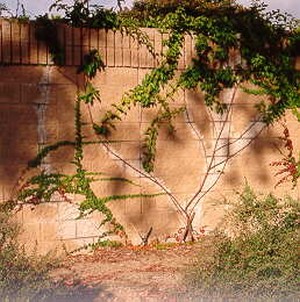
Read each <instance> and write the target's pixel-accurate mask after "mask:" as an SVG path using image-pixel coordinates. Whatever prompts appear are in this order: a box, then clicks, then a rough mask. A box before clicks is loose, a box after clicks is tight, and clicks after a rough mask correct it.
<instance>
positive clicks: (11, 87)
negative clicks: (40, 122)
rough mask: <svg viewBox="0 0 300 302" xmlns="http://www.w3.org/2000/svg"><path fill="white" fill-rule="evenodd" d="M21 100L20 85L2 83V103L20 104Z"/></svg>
mask: <svg viewBox="0 0 300 302" xmlns="http://www.w3.org/2000/svg"><path fill="white" fill-rule="evenodd" d="M20 100H21V87H20V85H19V84H18V83H16V84H13V83H5V84H4V83H0V103H7V104H18V103H19V102H20Z"/></svg>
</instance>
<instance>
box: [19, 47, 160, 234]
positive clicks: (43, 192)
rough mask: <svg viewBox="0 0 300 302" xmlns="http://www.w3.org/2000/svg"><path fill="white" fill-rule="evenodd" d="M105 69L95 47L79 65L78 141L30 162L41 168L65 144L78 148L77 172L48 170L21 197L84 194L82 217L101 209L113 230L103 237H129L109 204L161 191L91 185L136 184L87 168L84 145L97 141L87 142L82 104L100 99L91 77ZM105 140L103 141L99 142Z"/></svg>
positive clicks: (29, 200) (33, 179) (25, 187)
mask: <svg viewBox="0 0 300 302" xmlns="http://www.w3.org/2000/svg"><path fill="white" fill-rule="evenodd" d="M103 69H104V63H103V61H102V59H101V57H100V55H99V53H98V51H97V50H94V49H93V50H91V51H90V52H89V53H88V54H86V55H85V56H84V58H83V64H82V65H81V66H80V67H79V68H78V72H79V73H82V74H83V75H84V77H85V83H84V89H83V90H82V91H79V92H78V94H77V98H76V100H75V105H74V126H75V140H74V141H59V142H57V143H55V144H53V145H49V146H46V147H44V148H42V150H41V151H40V152H39V153H38V155H37V156H36V158H35V159H33V160H31V161H30V162H29V163H28V169H30V168H37V167H39V166H40V165H41V164H42V163H43V160H44V159H45V157H46V156H47V155H48V154H49V153H51V152H52V151H55V150H57V149H58V148H61V147H64V146H73V147H74V157H73V161H72V164H73V165H74V166H75V167H76V173H75V174H73V175H67V174H62V173H49V172H46V171H44V170H42V171H41V173H40V174H38V175H35V176H33V177H31V178H29V179H28V180H26V182H25V183H23V185H22V186H21V188H20V190H19V194H18V196H17V200H18V201H20V202H22V203H27V204H28V203H30V204H33V205H37V204H39V203H41V202H50V201H52V200H53V199H54V196H55V194H57V193H58V194H59V195H60V196H61V197H62V198H63V200H65V201H68V202H71V200H70V198H68V194H70V193H71V194H78V195H82V196H84V198H85V199H84V200H83V201H82V202H81V203H80V205H79V210H80V213H81V214H80V217H82V216H85V215H88V214H91V213H92V212H94V211H99V212H101V213H102V214H103V215H104V219H103V220H102V222H101V224H100V226H99V227H101V226H103V225H106V224H109V226H110V229H109V231H106V232H103V234H102V235H101V236H100V238H102V237H104V236H108V235H110V234H112V233H113V234H118V235H119V236H121V237H124V236H125V237H126V236H127V235H126V233H125V230H124V228H123V226H122V225H121V224H120V223H119V222H118V221H117V220H116V219H115V217H114V215H113V213H112V211H111V210H110V208H109V207H108V205H107V203H109V202H110V201H113V200H125V199H132V198H142V197H152V196H157V195H160V194H161V193H157V194H140V193H138V194H123V195H109V196H105V197H98V196H97V195H96V194H95V192H94V190H93V189H92V187H91V184H92V183H93V182H95V181H123V182H127V183H130V184H132V185H136V184H135V183H133V182H132V181H130V180H128V179H125V178H121V177H109V178H107V177H104V175H103V174H102V173H101V172H97V173H95V172H89V171H87V170H86V169H85V168H84V166H83V164H82V160H83V158H84V146H85V145H86V144H95V143H94V142H89V141H85V139H84V136H83V132H82V125H83V120H82V113H81V112H82V106H93V104H94V102H96V101H100V92H99V91H98V90H97V89H96V88H95V87H94V86H93V84H92V82H91V80H92V79H93V78H94V77H95V76H96V74H97V72H99V71H102V70H103ZM99 143H101V142H99Z"/></svg>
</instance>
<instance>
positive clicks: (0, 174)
mask: <svg viewBox="0 0 300 302" xmlns="http://www.w3.org/2000/svg"><path fill="white" fill-rule="evenodd" d="M35 26H36V25H35V24H34V23H17V22H11V21H7V20H1V21H0V127H1V132H0V199H1V200H2V201H4V200H7V199H9V198H11V196H13V195H14V193H15V190H16V187H17V186H18V181H19V182H20V181H21V180H22V178H24V177H28V176H30V174H33V173H36V172H38V171H29V172H28V171H27V172H26V175H24V171H25V168H26V165H27V162H28V161H29V160H30V159H32V158H34V157H35V155H36V154H37V152H38V151H39V150H41V148H42V147H43V146H45V145H49V144H53V143H55V142H57V141H62V140H74V110H73V106H74V100H75V97H76V92H77V90H78V87H79V86H80V84H81V83H82V78H81V76H80V75H78V74H77V67H78V65H80V63H81V60H82V57H83V55H84V54H85V53H86V52H87V51H88V50H89V49H91V48H96V49H98V50H99V52H100V53H101V55H102V58H103V59H104V62H105V64H106V70H105V71H104V72H102V73H100V74H99V75H98V76H97V77H96V78H95V80H94V85H95V86H96V87H97V88H98V89H99V90H100V94H101V100H102V101H101V103H100V104H99V103H97V104H95V105H94V106H93V108H90V111H89V109H88V108H83V118H84V122H85V123H86V126H84V131H85V133H84V134H85V136H86V139H87V140H90V141H93V140H97V139H98V138H97V137H96V136H95V134H94V133H93V131H92V130H91V127H90V126H91V116H92V119H93V120H94V121H100V120H101V117H103V115H104V114H105V112H106V111H107V110H108V109H110V108H111V105H112V104H113V103H116V102H118V101H119V100H120V98H121V97H122V95H123V94H124V93H125V92H127V91H129V90H130V89H131V88H133V87H135V86H136V85H137V84H138V83H140V82H141V81H142V79H143V78H144V76H145V75H146V74H147V73H148V72H150V71H151V69H152V68H154V67H155V66H157V64H158V61H157V59H154V58H153V57H152V56H151V55H150V54H149V52H148V51H147V50H146V49H145V48H144V47H140V46H138V45H137V43H136V42H135V41H134V40H133V39H132V38H131V37H128V36H126V35H122V34H121V33H120V32H113V31H105V30H94V29H93V30H87V29H75V28H70V27H68V26H63V25H61V27H60V31H59V35H60V38H61V42H62V44H63V49H64V51H65V58H66V61H65V65H64V66H61V67H57V66H55V65H54V64H53V62H52V61H51V56H50V54H49V53H48V50H47V47H46V46H45V45H44V44H43V43H41V42H40V41H37V40H36V39H35V34H34V33H35ZM145 32H147V33H148V34H149V36H150V38H151V40H152V41H153V43H154V46H155V49H156V52H157V53H160V52H161V50H162V38H163V36H162V35H161V34H160V33H158V32H157V31H155V30H149V29H145ZM192 56H193V40H192V39H191V38H190V37H187V38H186V41H185V46H184V52H183V54H182V57H181V60H180V65H179V68H183V67H184V66H186V65H187V64H189V62H190V61H191V58H192ZM158 59H159V58H158ZM298 65H299V61H298ZM258 101H259V99H257V98H256V97H249V96H248V95H246V94H245V93H244V92H242V91H240V90H238V91H237V93H236V97H235V99H234V104H233V105H232V116H231V119H230V120H228V121H227V122H226V123H228V127H227V124H226V125H225V128H226V129H227V130H228V131H227V132H226V135H223V136H222V139H221V140H220V141H219V142H218V144H220V147H222V145H223V144H224V145H226V146H228V150H229V149H230V148H231V147H232V146H234V143H235V142H236V141H237V140H239V142H240V144H241V145H242V146H243V145H246V144H247V142H248V141H249V142H250V140H251V136H248V137H247V136H241V135H242V133H243V131H244V130H245V129H247V127H248V126H249V124H250V123H251V122H252V121H254V120H255V119H256V112H255V110H254V107H253V104H255V103H256V102H258ZM181 105H186V107H187V112H188V115H187V114H182V115H181V116H178V117H177V118H176V120H175V121H174V126H175V132H174V133H169V132H168V129H167V127H165V126H162V128H161V131H160V135H159V138H158V143H157V161H156V165H155V170H154V173H153V174H152V177H153V178H155V180H157V181H159V182H160V183H161V184H163V185H164V186H166V187H168V188H169V190H170V191H172V193H173V195H174V196H175V197H176V198H177V199H178V200H179V201H180V203H181V204H182V205H183V206H184V205H185V204H186V203H187V202H188V200H189V199H190V198H191V197H192V196H194V194H195V192H196V191H197V190H198V189H199V186H200V183H201V181H203V179H205V172H206V168H205V162H206V161H208V160H210V158H211V155H212V153H213V146H214V143H215V136H216V133H217V132H218V128H220V127H222V125H223V124H222V123H223V122H224V121H223V120H222V118H220V117H218V116H212V114H211V113H210V112H208V111H207V108H206V107H205V106H204V104H203V96H202V94H201V92H200V91H184V92H179V93H178V94H177V95H176V97H175V101H174V103H173V106H174V107H178V106H181ZM154 113H155V109H151V110H145V109H142V108H140V107H139V106H136V107H135V108H132V110H131V111H130V113H129V114H128V115H127V116H124V119H123V121H122V122H117V123H116V128H117V130H116V131H114V132H113V133H112V134H111V136H110V139H111V140H112V141H113V143H111V144H110V150H107V149H106V148H105V146H103V145H101V144H98V145H87V146H85V148H84V167H85V168H86V169H87V170H89V171H92V172H102V173H103V175H104V176H105V177H125V178H128V179H130V180H132V181H133V182H134V183H135V184H136V185H132V184H128V183H124V182H95V183H94V184H93V188H94V190H95V192H96V193H97V194H98V195H99V196H107V195H111V194H129V193H130V194H137V193H156V192H160V191H161V190H160V188H159V187H158V186H157V185H155V184H154V183H153V182H151V181H150V180H149V179H148V178H147V177H145V175H144V174H142V173H138V172H137V171H142V168H141V156H142V144H143V134H144V132H145V130H146V128H147V127H148V125H149V123H150V122H151V118H153V116H154ZM286 119H287V123H288V125H289V128H290V131H291V135H292V138H293V140H294V142H295V149H297V150H299V148H300V145H299V140H298V139H297V137H298V136H297V133H299V130H300V127H299V123H298V122H297V121H295V119H293V117H292V116H291V115H287V117H286ZM225 128H224V129H225ZM281 134H282V128H281V127H280V126H279V125H275V126H274V127H269V128H266V129H264V130H263V131H262V133H261V134H260V135H259V136H258V137H257V138H256V139H255V141H254V142H252V143H251V144H250V145H249V146H248V147H247V148H245V150H243V151H241V152H240V153H238V155H237V156H235V157H233V158H232V160H230V161H229V163H228V164H227V166H226V168H225V169H224V171H223V173H222V174H221V175H220V176H221V177H220V179H219V181H218V182H217V184H216V186H215V187H214V188H213V190H211V191H210V192H209V194H207V195H206V196H205V197H204V198H203V200H202V201H201V203H200V205H199V206H198V207H196V212H197V213H196V218H195V225H196V227H197V228H198V227H204V228H206V229H212V228H214V227H215V226H216V225H217V224H218V223H219V221H220V218H221V216H222V212H223V208H222V206H221V201H223V200H224V198H233V197H232V196H233V191H234V190H237V189H241V188H242V187H243V183H244V179H245V178H246V179H247V180H248V182H249V183H250V184H251V185H252V186H253V187H254V188H256V189H257V190H261V191H264V192H270V191H273V192H274V193H278V194H281V195H282V194H285V193H288V194H292V195H294V196H296V197H299V187H297V188H296V189H295V190H293V191H290V188H291V187H290V186H289V185H286V186H282V187H277V188H276V189H275V187H274V186H275V184H276V181H277V180H278V179H275V178H274V177H273V175H274V173H276V170H275V169H274V167H271V166H270V163H271V162H272V161H273V160H277V159H278V158H280V155H279V154H278V151H277V149H276V148H275V145H280V139H278V137H279V136H280V135H281ZM203 146H204V147H205V148H203ZM235 147H237V148H239V146H235ZM232 148H233V147H232ZM220 150H221V151H220V152H219V153H217V154H216V161H217V160H222V159H223V158H224V156H227V155H228V154H229V153H228V152H233V151H232V150H229V151H228V150H227V149H226V148H220ZM204 151H205V152H204ZM72 158H73V149H72V147H68V146H66V147H62V148H60V149H59V150H57V151H55V152H53V153H51V154H49V155H48V156H47V157H46V159H45V161H44V162H43V165H42V167H41V169H45V170H47V171H52V172H55V171H56V172H64V173H73V172H74V166H73V165H72V164H71V163H70V162H71V161H72ZM133 168H134V169H133ZM214 173H215V174H216V175H218V173H219V172H218V171H210V174H212V176H211V180H210V181H211V182H212V181H213V180H214V179H215V178H214V175H213V174H214ZM207 185H208V186H209V183H208V184H207ZM81 199H82V198H81V197H80V196H69V201H65V200H63V199H62V198H61V197H60V196H57V198H54V200H53V202H51V203H47V204H40V205H37V206H31V205H25V206H23V208H22V210H21V211H19V212H17V214H16V218H17V219H18V221H20V222H21V223H22V225H23V229H24V232H23V234H22V236H21V240H22V241H23V242H25V243H26V245H27V246H28V247H29V248H30V247H34V246H35V245H36V244H37V247H38V250H39V251H40V252H41V253H45V252H47V251H49V250H51V249H54V248H56V247H59V248H61V246H62V245H64V246H65V247H66V248H67V249H68V250H72V249H75V248H78V247H80V246H82V245H83V244H86V243H92V242H95V241H96V240H98V237H99V235H101V233H102V232H103V229H99V223H100V222H101V219H102V217H101V214H99V213H93V214H92V215H89V216H87V217H84V218H81V219H78V214H79V212H78V203H79V202H80V200H81ZM109 206H110V208H111V209H112V211H113V212H114V214H115V216H116V218H117V219H118V220H119V221H120V222H121V223H122V224H123V225H124V226H125V229H126V230H127V232H128V235H129V238H130V240H131V241H132V242H133V243H135V244H139V243H141V236H143V235H144V234H146V233H147V232H148V230H149V229H150V227H152V228H153V233H152V236H151V238H150V240H151V239H155V238H156V237H157V238H159V239H161V240H163V238H164V237H166V236H167V235H170V234H174V233H175V232H177V231H178V229H179V228H180V227H181V226H182V225H183V221H182V220H181V217H180V215H179V214H178V212H177V210H176V209H175V208H174V206H173V205H172V203H171V202H170V200H169V198H168V196H167V195H161V196H157V197H152V198H137V199H129V200H121V201H116V202H111V203H110V204H109Z"/></svg>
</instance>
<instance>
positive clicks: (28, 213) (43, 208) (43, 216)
mask: <svg viewBox="0 0 300 302" xmlns="http://www.w3.org/2000/svg"><path fill="white" fill-rule="evenodd" d="M22 211H23V220H24V222H25V223H27V222H28V223H33V222H36V223H37V222H39V223H46V222H47V223H48V222H53V221H57V215H58V209H57V203H42V204H39V205H37V206H35V207H32V206H31V205H24V206H23V210H22Z"/></svg>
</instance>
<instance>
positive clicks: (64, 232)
mask: <svg viewBox="0 0 300 302" xmlns="http://www.w3.org/2000/svg"><path fill="white" fill-rule="evenodd" d="M57 235H58V236H57V238H56V239H61V240H65V239H75V238H76V221H75V220H70V221H60V222H59V224H58V231H57Z"/></svg>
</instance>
